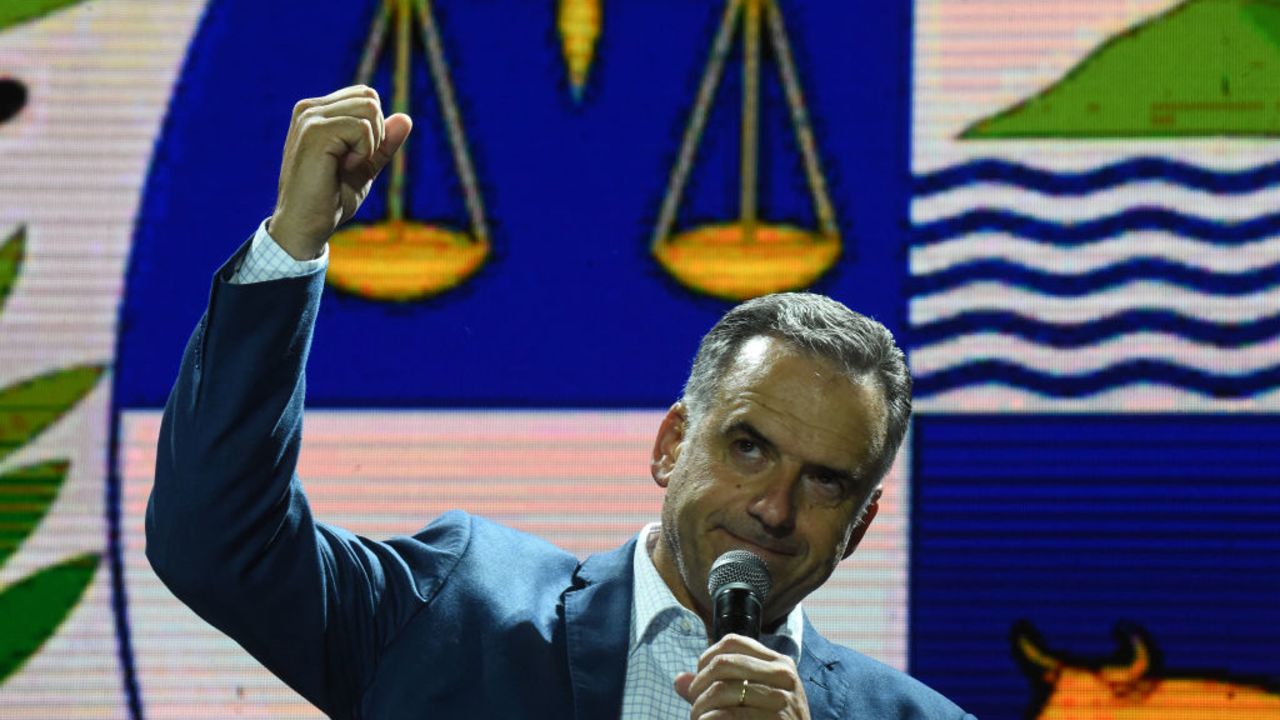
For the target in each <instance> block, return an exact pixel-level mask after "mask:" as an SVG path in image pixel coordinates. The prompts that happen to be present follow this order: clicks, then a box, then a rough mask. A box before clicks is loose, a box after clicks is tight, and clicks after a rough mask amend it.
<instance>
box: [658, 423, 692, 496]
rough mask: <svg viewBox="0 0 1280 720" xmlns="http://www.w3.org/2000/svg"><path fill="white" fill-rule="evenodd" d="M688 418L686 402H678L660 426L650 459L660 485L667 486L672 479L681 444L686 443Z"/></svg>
mask: <svg viewBox="0 0 1280 720" xmlns="http://www.w3.org/2000/svg"><path fill="white" fill-rule="evenodd" d="M687 419H688V412H686V410H685V407H684V403H680V402H677V403H676V404H674V405H672V406H671V407H670V408H669V409H668V410H667V414H666V415H665V416H663V418H662V424H661V425H659V426H658V436H657V437H656V438H654V440H653V456H652V457H651V458H650V459H649V471H650V472H651V473H652V474H653V481H654V482H656V483H657V484H658V487H663V488H665V487H666V486H667V482H668V481H670V479H671V471H672V470H673V469H674V468H675V466H676V458H678V457H680V446H681V444H682V443H684V432H685V422H686V420H687Z"/></svg>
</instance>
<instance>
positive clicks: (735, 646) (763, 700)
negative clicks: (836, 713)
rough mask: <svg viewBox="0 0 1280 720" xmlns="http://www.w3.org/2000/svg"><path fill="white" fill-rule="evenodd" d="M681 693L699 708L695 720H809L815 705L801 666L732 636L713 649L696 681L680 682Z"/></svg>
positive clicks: (691, 677) (687, 677)
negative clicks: (807, 692) (807, 694)
mask: <svg viewBox="0 0 1280 720" xmlns="http://www.w3.org/2000/svg"><path fill="white" fill-rule="evenodd" d="M743 680H746V681H747V682H746V684H745V685H744V684H743ZM743 688H746V692H745V693H744V692H743ZM676 692H677V693H679V695H680V697H682V698H684V699H685V700H688V701H689V702H690V703H691V704H692V705H693V709H692V710H691V711H690V712H689V717H690V720H717V719H718V718H791V719H793V720H809V699H808V698H807V697H805V694H804V684H803V683H801V682H800V676H799V675H798V674H797V673H796V665H795V663H794V662H792V660H791V658H789V657H787V656H786V655H781V654H779V653H776V652H774V651H772V650H770V649H769V648H767V647H765V646H764V645H761V644H760V643H758V642H756V641H755V640H752V639H750V638H747V637H743V636H741V635H726V636H724V638H723V639H722V640H721V641H720V642H718V643H716V644H715V645H712V646H711V647H709V648H707V651H706V652H704V653H703V654H702V657H701V658H699V659H698V673H697V674H696V675H695V674H693V673H680V674H679V675H677V676H676Z"/></svg>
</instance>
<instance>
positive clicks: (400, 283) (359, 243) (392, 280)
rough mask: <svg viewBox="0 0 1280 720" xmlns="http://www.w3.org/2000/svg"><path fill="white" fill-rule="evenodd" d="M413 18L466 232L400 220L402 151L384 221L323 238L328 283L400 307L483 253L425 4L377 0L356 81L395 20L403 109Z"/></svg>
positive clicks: (447, 284) (484, 242) (461, 277)
mask: <svg viewBox="0 0 1280 720" xmlns="http://www.w3.org/2000/svg"><path fill="white" fill-rule="evenodd" d="M415 17H416V19H417V21H418V24H419V25H420V29H421V31H422V44H423V46H424V47H425V49H426V53H427V62H428V66H429V68H430V71H431V79H432V82H433V84H434V86H435V91H436V95H437V97H438V98H439V100H440V108H441V114H442V115H443V116H444V123H445V126H446V128H447V130H448V137H449V147H450V150H451V151H452V154H453V160H454V166H455V169H456V171H457V173H458V178H459V180H460V181H461V184H462V191H463V195H464V197H465V200H466V206H467V214H468V216H469V219H470V221H471V235H468V234H467V233H465V232H460V231H458V230H454V229H452V228H448V227H444V226H441V225H428V224H425V223H420V222H414V221H411V220H407V219H406V218H405V202H404V187H405V184H404V181H405V157H406V153H405V152H404V150H403V148H402V149H401V151H400V152H399V153H397V154H396V156H395V158H394V159H393V160H392V161H391V168H390V177H389V178H388V180H389V182H388V185H387V187H388V192H387V195H388V197H387V217H386V218H385V219H383V220H381V221H380V222H377V223H374V224H372V225H355V226H352V227H349V228H347V229H344V230H341V231H339V232H338V233H336V234H335V235H334V236H333V237H332V238H331V239H330V240H329V271H328V275H327V280H328V282H329V284H330V285H333V286H334V287H336V288H339V289H341V290H343V291H345V292H349V293H352V294H355V295H359V296H361V297H365V298H369V299H372V300H384V301H401V302H404V301H409V300H416V299H419V298H424V297H428V296H431V295H436V294H439V293H441V292H444V291H446V290H448V289H450V288H453V287H456V286H458V285H460V284H461V283H463V282H464V281H466V279H467V278H469V277H471V276H472V275H473V274H475V272H476V271H477V270H479V269H480V266H481V265H483V264H484V261H485V259H486V258H487V257H488V256H489V232H488V229H487V226H486V224H485V219H484V205H483V203H482V202H481V199H480V191H479V189H478V187H477V185H476V178H475V171H474V170H473V169H472V163H471V155H470V152H469V151H468V149H467V140H466V137H465V136H464V135H463V131H462V119H461V115H460V113H459V112H458V104H457V101H456V100H455V99H454V94H453V86H452V84H451V82H450V80H449V68H448V66H447V65H446V64H445V59H444V51H443V49H442V47H441V43H440V33H439V30H438V28H437V26H436V23H435V19H434V17H433V14H432V11H431V3H430V0H383V2H382V6H381V8H380V9H379V11H378V13H377V16H376V17H375V18H374V22H373V27H372V30H371V32H370V34H369V40H368V42H367V43H366V44H365V47H364V53H363V56H362V58H361V60H360V68H359V70H358V71H357V73H356V81H357V82H359V83H363V84H368V83H369V82H370V81H371V80H372V78H373V71H374V67H375V65H376V64H377V62H378V59H379V57H380V56H381V54H382V46H383V42H384V41H385V39H386V37H387V35H388V34H390V32H391V24H392V22H394V24H395V34H396V39H395V69H394V93H395V96H394V99H393V103H392V106H393V110H394V112H408V110H409V85H410V83H409V79H410V78H409V51H410V49H411V46H412V36H411V31H412V25H413V20H414V19H415Z"/></svg>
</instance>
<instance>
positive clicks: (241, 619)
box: [146, 87, 447, 717]
mask: <svg viewBox="0 0 1280 720" xmlns="http://www.w3.org/2000/svg"><path fill="white" fill-rule="evenodd" d="M410 126H411V123H410V121H409V118H408V117H407V116H405V115H393V116H391V117H389V118H385V120H384V118H383V116H382V110H381V106H380V104H379V100H378V96H377V93H375V92H374V91H373V90H372V89H370V88H367V87H351V88H345V89H343V90H339V91H338V92H335V93H333V94H331V95H328V96H326V97H323V98H317V99H312V100H304V101H302V102H300V103H298V104H297V106H296V107H295V108H294V112H293V119H292V122H291V123H290V127H289V133H288V138H287V140H286V142H285V149H284V160H283V163H282V166H281V172H280V187H279V196H278V198H277V202H276V208H275V212H274V213H273V214H272V217H271V220H270V221H269V223H268V226H267V228H268V231H269V233H270V235H269V237H268V241H269V242H274V243H276V244H278V245H279V246H280V248H282V249H283V250H284V251H285V252H287V253H288V255H289V256H291V257H292V258H293V259H295V260H299V261H305V260H309V259H312V258H317V257H320V256H321V255H322V254H323V252H324V248H325V243H326V242H327V240H328V238H329V236H330V235H331V234H332V233H333V231H334V230H335V229H336V228H337V227H338V225H339V224H341V223H342V222H344V221H346V220H347V219H349V218H350V217H351V216H352V215H353V214H354V213H355V212H356V210H357V209H358V208H359V206H360V203H361V202H363V200H364V198H365V197H366V196H367V195H368V193H369V189H370V186H371V185H372V183H373V180H374V178H375V177H376V176H377V174H378V172H379V171H380V170H381V169H382V168H383V167H384V166H385V165H386V164H387V163H388V161H389V160H390V159H391V157H392V156H394V155H395V153H396V151H397V150H399V148H400V146H401V145H402V144H403V143H404V140H405V138H406V137H407V136H408V134H409V130H410ZM244 252H245V250H244V249H242V251H241V252H239V253H237V254H236V256H235V257H233V258H232V259H231V261H229V262H228V263H227V265H226V266H224V267H223V268H222V269H221V270H219V271H218V273H217V275H216V276H215V278H214V281H213V288H212V289H211V291H210V296H209V307H208V309H207V310H206V312H205V315H204V317H203V318H201V320H200V323H199V325H198V326H197V327H196V329H195V332H194V333H193V334H192V336H191V339H190V341H189V343H188V345H187V348H186V351H185V353H184V355H183V359H182V367H181V370H180V374H179V377H178V380H177V382H176V383H175V385H174V388H173V391H172V393H171V394H170V396H169V401H168V403H167V405H166V407H165V413H164V420H163V423H162V427H161V433H160V441H159V448H158V453H157V460H156V480H155V486H154V488H153V490H152V493H151V498H150V501H149V503H148V507H147V518H146V531H147V557H148V559H149V560H150V561H151V564H152V566H153V567H154V568H155V570H156V572H157V574H158V575H159V576H160V577H161V579H162V580H164V582H165V584H166V585H168V586H169V588H170V589H171V590H173V592H174V594H175V595H177V596H178V597H179V598H181V599H182V600H183V601H184V602H186V603H187V604H188V605H189V606H191V607H192V609H194V610H195V611H196V612H197V613H199V614H200V615H201V616H202V617H204V618H205V619H206V620H208V621H209V622H210V623H212V624H213V625H215V626H217V627H218V628H219V629H221V630H223V631H224V632H226V633H227V634H229V635H231V636H232V637H233V638H235V639H236V640H237V641H238V642H239V643H240V644H241V645H243V646H244V647H245V648H246V649H247V650H249V651H250V652H251V653H253V655H254V656H255V657H257V658H258V659H259V660H261V661H262V662H263V663H264V664H265V665H267V667H269V668H270V669H271V670H272V671H274V672H275V673H276V674H278V675H280V676H281V677H282V678H283V679H284V680H285V681H286V682H288V683H289V684H290V685H291V686H293V687H294V688H295V689H296V690H298V691H299V692H300V693H302V694H303V695H304V696H305V697H307V698H308V699H309V700H311V701H312V702H313V703H315V704H316V705H317V706H319V707H320V708H321V709H322V710H324V711H325V712H326V713H328V714H329V715H331V716H337V717H342V716H347V715H349V714H351V713H352V712H353V709H354V706H355V704H356V703H358V701H359V694H360V691H361V690H362V689H363V686H364V684H365V682H366V680H367V678H366V676H367V673H368V671H369V670H370V669H371V668H372V666H373V664H374V662H375V661H376V656H377V652H378V650H379V648H380V647H381V646H382V645H383V644H384V643H385V641H386V639H387V637H388V636H389V635H391V634H393V633H394V632H395V630H396V628H397V627H398V625H399V623H400V622H401V621H402V620H403V618H405V617H407V616H408V615H409V614H410V613H412V612H413V610H414V609H416V607H417V606H418V605H419V604H420V603H421V602H423V600H424V598H422V597H421V592H420V588H418V587H417V586H416V585H415V584H414V583H413V582H412V578H410V577H409V576H408V574H407V573H406V572H405V568H404V565H405V563H404V562H402V561H401V560H400V559H399V558H398V557H396V553H395V550H394V548H392V547H391V546H389V545H386V544H383V543H375V542H371V541H368V540H364V539H362V538H358V537H356V536H354V535H352V534H350V533H348V532H345V531H343V530H341V529H338V528H333V527H329V526H325V525H322V524H319V523H316V522H315V521H313V519H312V517H311V513H310V509H309V508H308V506H307V502H306V498H305V496H304V494H303V492H302V488H301V485H300V484H299V482H298V479H297V475H296V473H295V468H296V465H297V458H298V450H299V446H300V442H301V433H302V412H303V400H304V390H305V377H304V370H305V365H306V359H307V353H308V349H309V347H310V344H311V333H312V327H313V325H314V322H315V316H316V310H317V308H318V305H319V298H320V291H321V289H322V285H323V275H324V273H323V272H322V271H314V272H311V273H309V274H303V275H299V276H296V277H287V276H285V279H279V280H275V281H272V282H258V283H248V284H232V283H231V282H230V281H231V280H232V278H233V276H234V274H235V273H236V270H237V268H239V267H240V264H241V262H242V261H243V260H244ZM445 555H447V552H446V553H445ZM427 562H429V561H427ZM442 562H443V561H442Z"/></svg>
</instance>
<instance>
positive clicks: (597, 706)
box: [564, 538, 845, 720]
mask: <svg viewBox="0 0 1280 720" xmlns="http://www.w3.org/2000/svg"><path fill="white" fill-rule="evenodd" d="M635 545H636V539H635V538H632V539H631V540H630V541H629V542H627V543H625V544H624V545H623V546H622V547H620V548H618V549H616V550H612V551H610V552H606V553H599V554H596V555H592V556H591V557H588V558H587V559H586V560H584V561H583V562H582V563H581V564H580V565H579V566H578V570H577V572H576V573H574V577H573V584H572V585H571V586H570V587H569V589H568V590H566V591H565V595H564V614H565V641H566V646H567V648H568V654H569V675H570V678H571V680H572V683H573V707H574V715H575V716H576V717H578V718H580V719H582V720H587V719H588V718H607V717H617V716H618V713H619V712H620V711H621V708H622V693H623V689H624V687H625V685H626V679H627V650H628V641H629V633H630V631H631V628H630V622H629V621H623V620H619V618H630V617H631V603H632V601H633V597H632V591H633V589H634V583H635V578H634V577H633V572H632V558H633V557H634V555H635ZM839 664H840V660H839V654H838V653H837V652H836V649H835V646H834V645H832V644H831V642H830V641H829V640H827V639H826V638H824V637H822V636H821V635H819V634H818V631H817V630H816V629H815V628H814V627H813V624H812V623H810V622H809V618H808V616H806V617H805V619H804V643H803V647H802V649H801V653H800V666H799V668H798V671H799V673H800V679H801V680H802V681H803V682H804V686H805V694H806V695H808V697H809V711H810V713H811V715H812V716H813V717H814V718H815V719H816V718H838V717H840V710H841V707H840V704H839V701H840V698H842V697H844V695H845V693H844V681H843V679H842V676H841V674H840V673H839V672H838V671H836V668H837V667H838V666H839Z"/></svg>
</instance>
